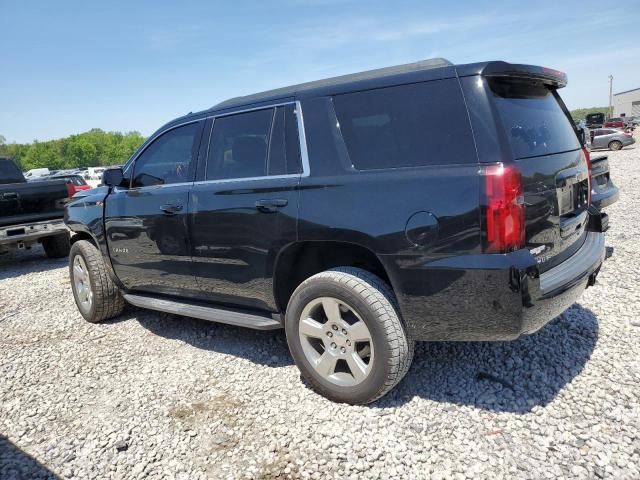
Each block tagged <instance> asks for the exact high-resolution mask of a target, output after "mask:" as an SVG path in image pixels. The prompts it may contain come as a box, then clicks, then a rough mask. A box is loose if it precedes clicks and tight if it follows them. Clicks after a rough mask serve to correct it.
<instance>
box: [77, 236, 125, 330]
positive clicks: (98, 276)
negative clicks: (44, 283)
mask: <svg viewBox="0 0 640 480" xmlns="http://www.w3.org/2000/svg"><path fill="white" fill-rule="evenodd" d="M69 276H70V277H71V289H72V290H73V297H74V298H75V301H76V305H77V306H78V310H80V313H81V314H82V316H83V317H84V319H85V320H86V321H87V322H91V323H96V322H100V321H102V320H106V319H108V318H112V317H115V316H117V315H120V313H121V312H122V309H123V308H124V299H123V298H122V294H121V293H120V289H118V287H117V285H115V284H114V283H113V280H111V277H109V274H108V273H107V269H106V266H105V264H104V260H103V259H102V255H101V254H100V251H99V250H98V249H97V248H96V247H95V245H93V244H92V243H90V242H88V241H86V240H79V241H77V242H75V243H74V244H73V245H72V246H71V252H70V253H69Z"/></svg>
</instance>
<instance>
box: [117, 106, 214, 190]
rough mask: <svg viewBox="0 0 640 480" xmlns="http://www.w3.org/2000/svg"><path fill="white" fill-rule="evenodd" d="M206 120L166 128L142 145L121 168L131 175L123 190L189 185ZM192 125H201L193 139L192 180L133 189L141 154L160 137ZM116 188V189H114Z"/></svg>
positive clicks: (196, 163) (199, 119)
mask: <svg viewBox="0 0 640 480" xmlns="http://www.w3.org/2000/svg"><path fill="white" fill-rule="evenodd" d="M206 120H207V119H206V118H197V119H194V120H189V121H186V122H183V123H179V124H177V125H172V126H171V127H169V128H167V129H166V130H163V131H161V132H158V134H157V135H155V136H153V138H150V139H149V141H148V142H147V143H146V144H145V145H143V147H142V148H141V149H140V151H139V152H136V154H135V155H134V156H133V157H131V159H129V161H127V163H125V165H124V166H123V167H122V171H123V172H125V171H127V170H128V169H131V175H130V177H129V179H128V180H129V182H128V183H129V186H128V187H127V188H125V189H123V190H136V191H137V190H140V189H145V188H164V187H173V186H180V185H191V184H192V183H193V182H194V180H195V178H196V174H195V172H196V171H197V168H198V159H199V152H200V148H202V135H203V133H204V126H205V124H206ZM192 123H201V125H200V130H199V131H198V132H197V133H196V137H197V138H194V143H195V144H196V145H195V146H196V150H195V151H192V157H191V162H192V164H193V165H194V169H193V171H194V173H193V175H192V178H191V180H190V181H187V182H175V183H166V184H160V185H145V186H142V187H134V186H133V179H134V174H135V171H136V162H137V161H138V159H139V158H140V157H141V156H142V154H144V152H146V151H147V149H148V148H149V147H151V145H153V144H154V143H156V141H157V140H159V139H160V138H161V137H162V136H164V135H165V134H167V133H169V132H170V131H172V130H175V129H176V128H180V127H184V126H185V125H190V124H192ZM191 148H192V150H193V149H194V146H192V147H191ZM116 188H117V187H116Z"/></svg>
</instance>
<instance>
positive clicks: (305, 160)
mask: <svg viewBox="0 0 640 480" xmlns="http://www.w3.org/2000/svg"><path fill="white" fill-rule="evenodd" d="M291 104H293V105H294V106H295V110H294V112H295V115H296V120H297V124H298V142H299V144H300V162H301V164H302V172H301V173H286V174H282V175H261V176H258V177H239V178H222V179H212V180H206V179H204V178H202V180H196V181H195V182H194V185H203V184H204V185H206V184H217V183H230V182H242V181H255V180H265V179H279V178H300V177H308V176H309V175H310V173H311V172H310V168H309V153H308V150H307V136H306V132H305V130H304V117H303V114H302V106H301V105H300V101H299V100H292V101H288V102H279V103H270V104H268V105H261V106H259V107H252V108H244V109H239V110H233V111H228V112H224V113H219V114H214V115H209V116H208V117H207V119H209V118H211V119H212V122H211V126H210V127H207V128H209V132H204V134H203V138H204V137H208V138H207V140H206V153H203V155H202V161H201V163H199V164H198V172H204V171H206V163H207V160H208V158H209V152H210V150H211V138H212V136H213V129H214V128H215V125H216V119H217V118H223V117H230V116H232V115H237V114H241V113H248V112H254V111H256V110H268V109H273V110H274V111H275V109H276V108H277V107H283V106H285V105H291ZM271 128H273V125H272V126H271ZM202 143H203V147H204V143H205V142H204V141H203V142H202ZM268 148H269V149H270V148H271V141H269V145H268ZM267 173H268V172H267ZM202 177H204V174H203V175H202ZM196 178H201V177H200V173H198V174H197V175H196Z"/></svg>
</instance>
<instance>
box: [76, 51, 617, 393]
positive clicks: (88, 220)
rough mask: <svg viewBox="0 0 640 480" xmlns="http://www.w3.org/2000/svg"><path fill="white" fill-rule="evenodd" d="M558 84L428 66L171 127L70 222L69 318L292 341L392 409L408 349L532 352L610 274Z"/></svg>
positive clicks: (339, 387) (323, 388)
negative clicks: (493, 345) (280, 331)
mask: <svg viewBox="0 0 640 480" xmlns="http://www.w3.org/2000/svg"><path fill="white" fill-rule="evenodd" d="M565 84H566V76H565V75H564V74H563V73H561V72H558V71H555V70H550V69H547V68H541V67H534V66H528V65H514V64H508V63H504V62H484V63H475V64H470V65H453V64H451V63H450V62H448V61H446V60H443V59H434V60H428V61H423V62H418V63H414V64H409V65H402V66H398V67H391V68H385V69H381V70H374V71H369V72H364V73H358V74H353V75H347V76H342V77H337V78H331V79H327V80H321V81H317V82H311V83H306V84H302V85H296V86H293V87H287V88H282V89H278V90H273V91H269V92H264V93H259V94H256V95H250V96H246V97H241V98H234V99H231V100H228V101H225V102H223V103H220V104H218V105H216V106H214V107H213V108H211V109H208V110H205V111H202V112H199V113H193V114H189V115H187V116H184V117H181V118H178V119H176V120H174V121H172V122H170V123H168V124H166V125H165V126H163V127H162V128H160V129H159V130H158V131H157V132H156V133H154V134H153V135H152V136H151V137H150V138H149V139H148V140H147V141H146V142H145V144H144V145H143V146H142V147H141V148H140V149H139V150H138V151H137V152H136V153H135V154H134V155H133V157H131V159H130V160H129V161H128V162H127V163H126V165H125V166H124V167H123V168H122V169H119V168H118V169H110V170H107V171H106V172H105V173H104V181H103V183H104V185H103V186H101V187H99V188H97V189H94V190H90V191H88V192H85V193H80V194H78V195H76V197H75V198H74V200H73V201H72V202H71V203H70V204H69V206H68V208H67V214H66V223H67V225H68V227H69V228H70V229H71V230H72V231H73V232H74V235H73V237H72V244H73V246H72V250H71V254H70V264H69V269H70V274H71V278H72V286H73V293H74V296H75V299H76V303H77V305H78V308H79V309H80V312H81V313H82V315H83V316H84V318H86V319H87V320H88V321H90V322H97V321H100V320H104V319H106V318H110V317H113V316H115V315H118V314H119V313H120V312H121V311H122V308H123V306H124V304H125V302H128V303H130V304H132V305H136V306H139V307H144V308H150V309H155V310H160V311H164V312H171V313H175V314H180V315H185V316H191V317H197V318H201V319H206V320H212V321H217V322H223V323H228V324H233V325H240V326H245V327H250V328H257V329H272V328H281V327H284V328H285V331H286V335H287V339H288V343H289V347H290V350H291V354H292V356H293V358H294V360H295V362H296V364H297V365H298V367H299V368H300V370H301V371H302V374H303V375H304V376H305V377H306V379H307V380H308V381H309V383H310V384H311V385H312V386H313V387H314V388H315V389H317V391H319V392H320V393H322V394H323V395H325V396H327V397H329V398H331V399H333V400H336V401H341V402H349V403H367V402H371V401H373V400H375V399H377V398H379V397H381V396H382V395H384V394H385V393H386V392H387V391H389V390H390V389H391V388H393V387H394V385H396V384H397V383H398V382H399V381H400V380H401V379H402V377H403V376H404V375H405V373H406V372H407V370H408V369H409V366H410V364H411V360H412V355H413V346H414V341H416V340H446V341H452V340H464V341H468V340H508V339H514V338H516V337H518V336H519V335H522V334H526V333H532V332H534V331H536V330H537V329H539V328H540V327H541V326H543V325H544V324H545V323H546V322H548V321H549V320H551V319H553V318H554V317H556V316H558V315H559V314H560V313H562V312H563V311H564V310H565V309H566V308H567V307H569V306H570V305H571V304H572V303H573V302H574V301H575V300H576V299H577V298H578V297H579V296H580V294H581V292H582V290H584V288H585V287H586V286H587V285H591V284H593V283H594V281H595V277H596V274H597V273H598V270H599V268H600V266H601V264H602V262H603V258H604V253H605V247H604V235H603V233H602V232H603V231H604V230H605V229H606V225H607V222H606V220H607V218H606V215H605V214H600V213H599V212H598V211H597V210H596V209H595V208H593V207H592V206H590V185H589V181H590V180H589V179H590V176H589V159H588V154H586V153H585V151H584V150H583V149H582V148H581V145H580V142H579V141H578V136H577V132H576V131H575V130H574V127H573V122H572V120H571V117H570V115H569V113H568V112H567V109H566V107H565V105H564V104H563V102H562V100H561V99H560V97H559V96H558V93H557V90H558V89H559V88H560V87H563V86H564V85H565ZM79 195H81V196H79Z"/></svg>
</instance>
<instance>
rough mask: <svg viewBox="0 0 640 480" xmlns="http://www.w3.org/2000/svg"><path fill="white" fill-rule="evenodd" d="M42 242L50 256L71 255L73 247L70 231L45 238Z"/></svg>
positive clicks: (46, 253)
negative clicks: (70, 241) (70, 242)
mask: <svg viewBox="0 0 640 480" xmlns="http://www.w3.org/2000/svg"><path fill="white" fill-rule="evenodd" d="M41 243H42V248H44V253H45V255H46V256H47V257H49V258H62V257H66V256H67V255H69V250H70V249H71V245H70V244H69V234H68V233H63V234H61V235H55V236H53V237H46V238H43V239H42V241H41Z"/></svg>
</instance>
